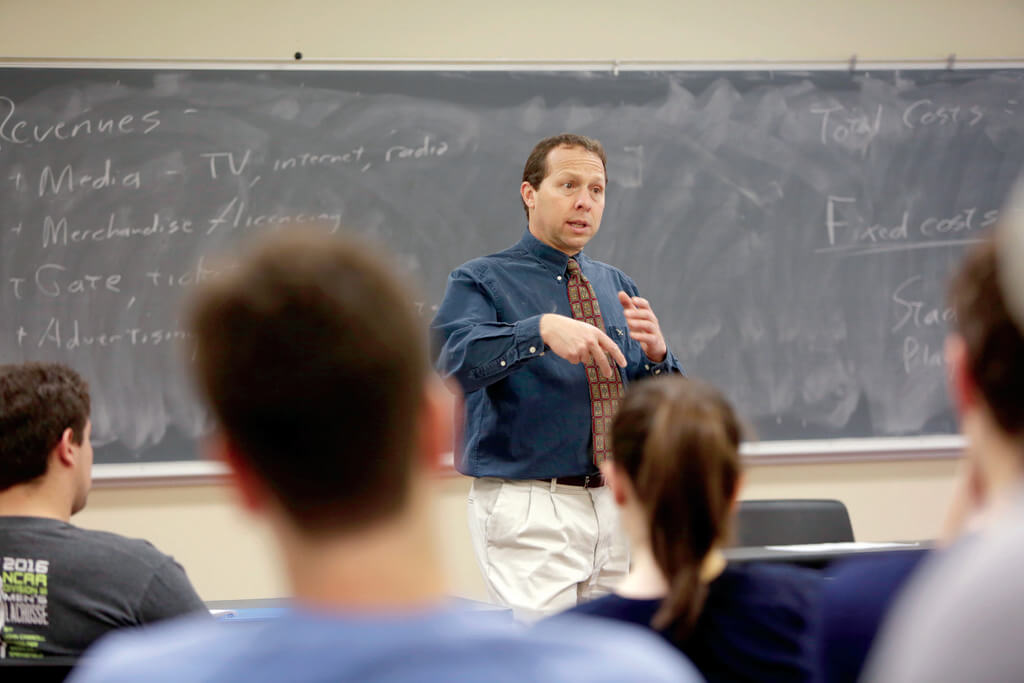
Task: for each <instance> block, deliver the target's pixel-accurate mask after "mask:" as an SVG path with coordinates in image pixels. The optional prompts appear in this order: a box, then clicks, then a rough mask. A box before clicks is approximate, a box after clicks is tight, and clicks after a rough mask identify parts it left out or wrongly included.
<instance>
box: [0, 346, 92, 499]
mask: <svg viewBox="0 0 1024 683" xmlns="http://www.w3.org/2000/svg"><path fill="white" fill-rule="evenodd" d="M89 410H90V406H89V386H88V385H87V384H86V383H85V380H83V379H82V377H81V376H80V375H79V374H78V373H77V372H75V371H74V370H72V369H71V368H69V367H67V366H66V365H60V364H58V363H22V364H19V365H0V491H3V490H5V489H9V488H10V487H12V486H15V485H17V484H24V483H26V482H29V481H32V480H33V479H37V478H39V477H41V476H43V475H44V474H46V468H47V464H48V463H49V455H50V452H51V451H52V450H53V449H54V448H55V447H56V446H57V444H58V443H60V440H61V438H62V437H63V435H64V430H66V429H68V428H70V429H71V435H72V441H73V442H74V443H76V444H81V443H82V438H83V437H84V436H85V425H86V423H87V422H88V421H89Z"/></svg>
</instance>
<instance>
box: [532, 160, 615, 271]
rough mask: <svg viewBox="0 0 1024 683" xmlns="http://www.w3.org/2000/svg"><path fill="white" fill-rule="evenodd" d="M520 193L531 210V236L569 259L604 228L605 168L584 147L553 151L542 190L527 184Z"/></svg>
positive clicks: (542, 183) (542, 182)
mask: <svg viewBox="0 0 1024 683" xmlns="http://www.w3.org/2000/svg"><path fill="white" fill-rule="evenodd" d="M520 191H521V193H522V196H523V201H524V202H526V206H527V208H528V209H529V210H530V233H531V234H532V235H533V236H534V237H536V238H537V239H539V240H540V241H541V242H543V243H544V244H546V245H548V246H549V247H553V248H555V249H557V250H559V251H561V252H563V253H565V254H568V255H569V256H572V255H573V254H576V253H578V252H579V251H580V250H581V249H583V247H584V246H586V244H587V242H589V241H590V238H592V237H593V236H594V235H596V234H597V230H598V228H600V227H601V215H602V214H603V213H604V191H605V175H604V165H603V164H602V163H601V159H600V157H598V156H597V155H596V154H593V153H592V152H588V151H586V150H585V149H583V148H581V147H567V146H562V147H555V148H554V149H552V150H551V151H550V152H548V157H547V175H546V176H545V177H544V180H542V181H541V183H540V187H537V188H535V187H533V186H532V185H530V184H529V183H527V182H524V183H523V184H522V186H521V188H520Z"/></svg>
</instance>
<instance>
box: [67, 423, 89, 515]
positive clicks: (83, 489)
mask: <svg viewBox="0 0 1024 683" xmlns="http://www.w3.org/2000/svg"><path fill="white" fill-rule="evenodd" d="M91 439H92V420H86V421H85V429H84V430H83V432H82V443H81V445H80V446H77V448H78V466H77V467H76V470H77V472H76V474H77V475H78V476H77V479H76V484H77V486H76V487H75V498H74V500H73V501H72V502H71V514H75V513H76V512H78V511H79V510H81V509H82V508H84V507H85V501H86V500H87V499H88V497H89V489H91V488H92V441H91Z"/></svg>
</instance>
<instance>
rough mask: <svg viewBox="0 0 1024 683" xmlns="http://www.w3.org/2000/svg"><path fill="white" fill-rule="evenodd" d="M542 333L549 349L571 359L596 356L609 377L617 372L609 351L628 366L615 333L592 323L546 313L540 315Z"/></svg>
mask: <svg viewBox="0 0 1024 683" xmlns="http://www.w3.org/2000/svg"><path fill="white" fill-rule="evenodd" d="M540 336H541V339H543V340H544V343H545V344H547V345H548V348H549V349H551V350H552V351H553V352H554V353H555V354H556V355H558V356H561V357H562V358H564V359H566V360H567V361H569V362H570V363H584V364H586V363H587V362H588V361H590V360H593V361H594V362H595V363H597V367H598V368H600V370H601V374H602V375H604V376H605V377H607V378H608V379H611V378H612V377H613V376H614V373H613V370H612V365H611V363H609V362H608V356H609V355H610V356H611V357H612V360H614V361H615V362H616V363H618V364H619V366H620V367H623V368H624V367H626V357H625V356H624V355H622V349H620V348H619V347H618V345H617V344H616V343H615V342H614V341H612V338H611V337H609V336H608V335H607V334H605V333H604V332H602V331H601V330H599V329H598V328H596V327H594V326H593V325H591V324H589V323H585V322H582V321H580V320H575V319H573V318H569V317H566V316H564V315H558V314H556V313H545V314H544V315H542V316H541V317H540Z"/></svg>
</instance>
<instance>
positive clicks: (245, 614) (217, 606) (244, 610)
mask: <svg viewBox="0 0 1024 683" xmlns="http://www.w3.org/2000/svg"><path fill="white" fill-rule="evenodd" d="M447 604H448V605H450V606H452V607H455V608H459V609H465V610H470V611H481V612H486V611H494V612H508V613H509V614H511V613H512V610H510V609H509V608H507V607H502V606H500V605H493V604H491V603H489V602H480V601H479V600H470V599H469V598H456V597H449V598H447ZM206 607H207V608H208V609H209V610H210V612H211V613H212V614H213V615H214V616H215V617H216V618H218V619H221V620H224V621H266V620H267V619H277V618H278V617H281V616H284V615H285V614H286V613H287V612H288V611H289V610H290V609H291V608H292V601H291V599H289V598H259V599H252V600H208V601H207V602H206Z"/></svg>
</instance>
